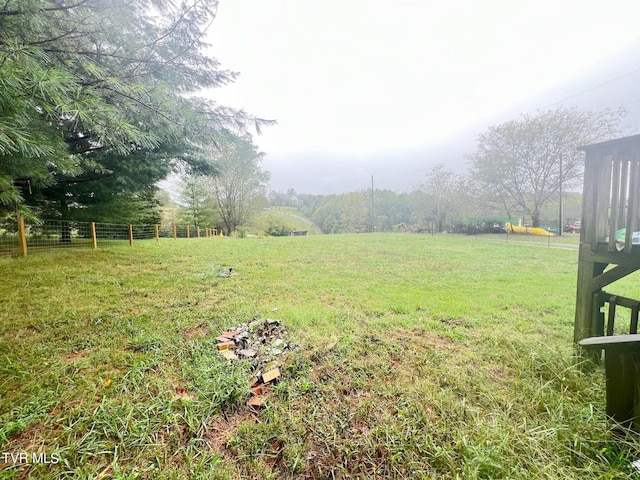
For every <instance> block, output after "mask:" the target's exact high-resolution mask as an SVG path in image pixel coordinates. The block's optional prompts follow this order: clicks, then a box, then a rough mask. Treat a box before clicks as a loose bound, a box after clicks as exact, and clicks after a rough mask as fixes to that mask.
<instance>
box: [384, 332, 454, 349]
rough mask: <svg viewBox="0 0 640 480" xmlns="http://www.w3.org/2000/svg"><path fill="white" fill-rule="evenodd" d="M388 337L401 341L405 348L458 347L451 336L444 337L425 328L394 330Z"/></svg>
mask: <svg viewBox="0 0 640 480" xmlns="http://www.w3.org/2000/svg"><path fill="white" fill-rule="evenodd" d="M386 337H387V338H389V339H391V340H393V341H395V342H397V343H399V344H400V345H402V346H403V347H405V348H412V349H414V350H425V349H432V348H434V347H435V348H437V349H438V350H452V349H455V348H456V346H457V345H456V342H454V341H453V340H451V339H450V338H443V337H441V336H440V335H438V334H437V333H435V332H432V331H429V330H425V329H423V328H412V329H410V330H393V331H391V332H390V333H388V334H387V335H386Z"/></svg>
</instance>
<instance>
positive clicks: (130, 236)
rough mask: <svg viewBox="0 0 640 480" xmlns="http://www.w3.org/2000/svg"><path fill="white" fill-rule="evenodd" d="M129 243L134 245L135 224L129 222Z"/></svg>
mask: <svg viewBox="0 0 640 480" xmlns="http://www.w3.org/2000/svg"><path fill="white" fill-rule="evenodd" d="M129 245H131V246H133V225H131V224H129Z"/></svg>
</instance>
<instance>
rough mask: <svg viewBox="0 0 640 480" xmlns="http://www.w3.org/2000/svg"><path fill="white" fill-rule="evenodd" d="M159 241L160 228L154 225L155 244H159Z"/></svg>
mask: <svg viewBox="0 0 640 480" xmlns="http://www.w3.org/2000/svg"><path fill="white" fill-rule="evenodd" d="M159 241H160V228H159V226H158V224H157V223H156V242H159Z"/></svg>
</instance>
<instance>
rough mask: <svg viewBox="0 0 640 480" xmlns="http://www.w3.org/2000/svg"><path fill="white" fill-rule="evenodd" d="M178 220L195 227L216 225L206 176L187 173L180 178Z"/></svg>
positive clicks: (208, 180) (208, 181)
mask: <svg viewBox="0 0 640 480" xmlns="http://www.w3.org/2000/svg"><path fill="white" fill-rule="evenodd" d="M178 221H179V222H180V223H186V224H188V225H193V226H195V227H213V226H214V225H216V222H217V217H216V213H215V205H214V203H213V198H212V195H211V188H210V179H209V178H208V177H206V176H204V175H189V176H187V177H185V178H183V179H182V182H181V190H180V208H179V210H178Z"/></svg>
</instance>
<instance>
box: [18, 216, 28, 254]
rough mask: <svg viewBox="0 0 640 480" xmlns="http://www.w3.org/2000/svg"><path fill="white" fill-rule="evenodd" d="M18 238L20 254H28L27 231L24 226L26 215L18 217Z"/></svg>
mask: <svg viewBox="0 0 640 480" xmlns="http://www.w3.org/2000/svg"><path fill="white" fill-rule="evenodd" d="M18 239H19V240H20V256H22V257H26V256H27V232H26V230H25V227H24V217H23V216H22V215H20V216H19V217H18Z"/></svg>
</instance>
